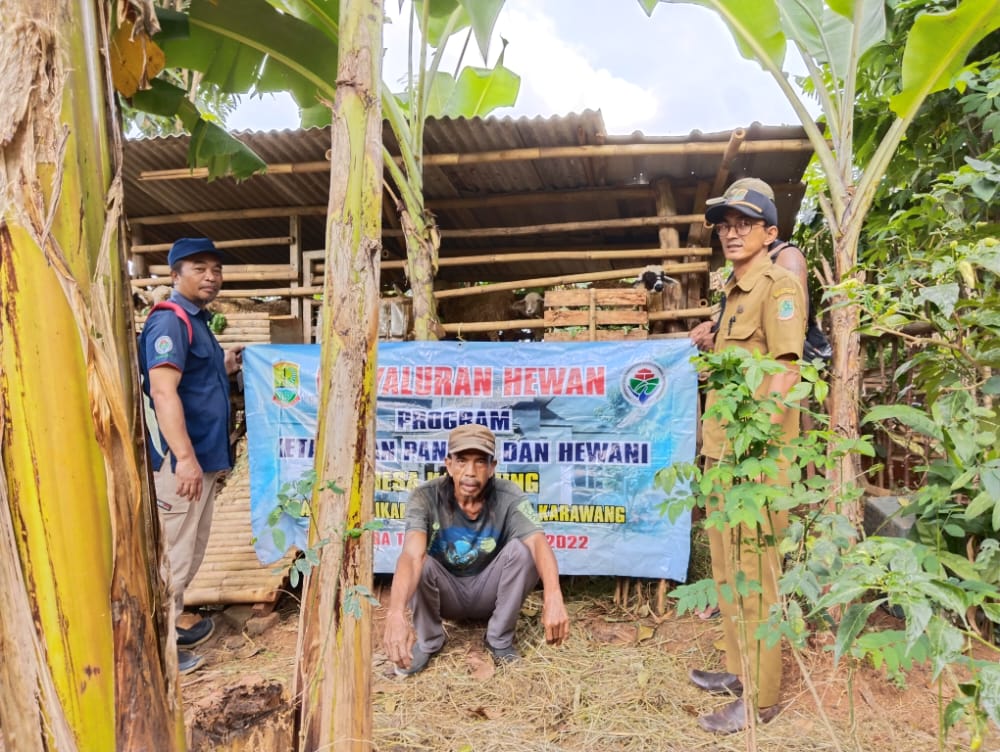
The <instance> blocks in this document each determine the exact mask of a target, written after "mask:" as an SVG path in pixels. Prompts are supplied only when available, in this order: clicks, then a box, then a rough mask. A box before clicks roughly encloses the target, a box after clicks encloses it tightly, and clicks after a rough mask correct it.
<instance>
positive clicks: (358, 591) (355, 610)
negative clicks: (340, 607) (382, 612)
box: [344, 585, 382, 619]
mask: <svg viewBox="0 0 1000 752" xmlns="http://www.w3.org/2000/svg"><path fill="white" fill-rule="evenodd" d="M364 601H367V602H368V603H369V605H371V606H372V607H373V608H378V607H379V606H381V605H382V604H381V603H380V602H379V599H378V598H376V597H375V594H374V593H373V592H372V591H371V590H369V589H368V588H367V587H365V586H364V585H351V586H350V587H349V588H347V589H346V590H345V591H344V614H345V615H347V616H350V617H353V618H355V619H360V618H361V604H362V603H363V602H364Z"/></svg>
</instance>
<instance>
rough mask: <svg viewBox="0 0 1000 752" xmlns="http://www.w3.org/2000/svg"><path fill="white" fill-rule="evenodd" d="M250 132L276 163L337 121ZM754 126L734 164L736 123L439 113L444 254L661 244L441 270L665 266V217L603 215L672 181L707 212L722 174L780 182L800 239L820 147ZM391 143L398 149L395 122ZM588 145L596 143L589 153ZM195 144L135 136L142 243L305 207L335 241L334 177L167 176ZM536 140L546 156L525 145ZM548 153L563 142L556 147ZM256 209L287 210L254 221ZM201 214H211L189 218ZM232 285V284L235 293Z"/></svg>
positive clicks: (433, 128)
mask: <svg viewBox="0 0 1000 752" xmlns="http://www.w3.org/2000/svg"><path fill="white" fill-rule="evenodd" d="M238 135H239V137H240V138H241V139H242V140H243V141H244V142H245V143H247V145H248V146H250V148H252V149H253V150H254V151H255V152H256V153H257V154H259V155H260V156H261V157H262V158H263V159H264V161H265V162H267V163H268V164H269V165H302V164H305V163H315V162H322V161H325V160H326V154H327V151H328V149H329V148H330V131H329V129H328V128H321V129H309V130H284V131H271V132H245V133H240V134H238ZM740 135H742V136H743V139H742V146H741V147H740V148H739V149H738V150H736V151H735V152H734V153H732V154H730V155H729V157H730V160H729V162H728V164H724V156H725V153H726V147H727V145H728V144H730V143H731V141H732V140H733V139H734V132H732V131H724V132H719V133H701V132H698V131H694V132H692V133H690V134H688V135H687V136H671V137H656V136H646V135H644V134H642V133H640V132H636V133H633V134H631V135H620V136H617V135H615V136H609V135H607V134H606V133H605V129H604V122H603V119H602V117H601V115H600V113H599V112H593V111H586V112H583V113H580V114H572V115H566V116H562V117H552V118H544V119H543V118H533V119H529V118H518V119H513V118H502V119H499V118H488V119H479V118H476V119H455V120H452V119H441V120H431V121H429V122H428V123H427V124H426V130H425V155H426V157H427V166H426V167H425V172H424V186H425V196H426V200H427V204H428V207H429V208H430V209H431V211H432V212H433V213H434V215H435V216H436V218H437V221H438V224H439V226H440V228H441V230H442V247H441V256H442V258H448V257H461V256H467V255H470V254H485V253H490V254H504V253H511V252H526V251H540V252H548V251H555V250H564V249H579V250H583V249H586V250H614V249H639V248H648V249H649V250H650V257H649V259H648V260H642V259H635V258H629V259H614V258H612V259H600V260H581V259H575V260H572V261H553V260H546V259H543V260H539V261H523V262H517V263H511V264H505V265H499V264H491V265H489V266H488V267H484V266H483V265H481V264H465V265H460V266H442V268H441V270H440V273H439V277H440V278H441V279H444V280H448V281H450V282H471V281H503V280H518V279H528V278H535V277H544V276H555V275H563V274H570V273H581V272H587V271H605V270H609V269H617V268H630V267H636V266H642V265H644V264H646V263H653V262H654V261H655V260H656V258H657V255H656V251H657V249H658V248H659V245H660V240H659V229H660V228H659V227H657V226H656V224H651V223H648V224H646V225H642V223H641V222H639V221H638V220H636V221H634V222H633V223H632V225H635V226H617V227H615V226H608V227H600V226H595V222H599V221H602V220H603V221H608V220H624V219H628V218H633V219H635V218H644V217H645V218H652V217H655V216H656V215H657V195H658V191H659V192H660V193H661V196H662V192H663V191H664V190H667V191H668V192H669V193H672V195H673V199H674V202H675V204H676V213H677V214H682V215H686V214H701V213H702V212H703V211H704V204H703V199H704V197H705V196H707V195H710V191H712V190H713V189H716V183H719V182H720V181H721V185H722V187H724V186H725V184H728V183H729V182H731V181H732V180H733V179H736V178H738V177H742V176H746V175H752V176H755V177H759V178H762V179H763V180H766V181H767V182H768V183H770V184H771V185H772V186H774V187H775V190H776V203H777V205H778V211H779V216H781V217H782V227H781V229H782V234H783V236H787V235H788V234H789V233H790V232H791V229H792V223H793V221H794V217H795V214H796V212H797V210H798V206H799V203H800V200H801V197H802V186H801V179H802V174H803V171H804V170H805V167H806V165H807V164H808V162H809V159H810V157H811V155H812V150H811V148H809V146H808V144H807V143H806V142H805V133H804V131H803V129H802V128H800V127H797V126H794V127H793V126H764V125H760V124H758V123H755V124H753V125H751V126H749V127H748V128H746V129H744V130H743V131H741V132H738V133H737V134H736V136H737V137H739V136H740ZM385 139H386V144H387V145H388V147H389V149H390V152H393V153H395V152H396V151H397V150H396V148H395V140H394V138H393V136H392V133H391V131H390V130H389V128H388V126H387V127H386V130H385ZM575 147H591V148H590V152H588V153H579V152H575V151H574V150H573V148H575ZM592 147H603V148H601V149H593V148H592ZM187 149H188V138H187V137H186V136H175V137H164V138H154V139H140V140H130V141H128V142H126V144H125V184H126V189H125V209H126V214H127V216H128V218H129V220H130V222H131V224H132V227H133V231H134V237H133V242H141V243H143V244H155V243H170V242H172V241H173V240H174V239H176V238H178V237H184V236H189V235H205V236H208V237H211V238H213V239H215V240H217V241H219V240H237V239H246V238H276V237H279V238H280V237H284V236H287V235H289V232H290V230H289V219H288V214H290V213H295V212H299V213H301V214H302V220H301V221H302V234H301V242H302V248H303V250H306V251H308V250H320V249H322V248H323V247H324V243H325V240H324V232H325V216H324V214H325V211H324V207H325V206H326V204H327V200H328V187H329V185H328V183H329V175H328V172H326V171H318V172H317V171H312V172H284V173H278V172H277V171H276V172H275V173H272V174H265V175H259V176H254V177H252V178H250V179H248V180H246V181H243V182H239V183H238V182H236V181H234V180H232V179H229V178H224V179H220V180H215V181H212V182H208V181H207V180H206V179H204V178H190V177H185V178H181V179H156V176H155V173H157V172H160V171H165V170H177V169H179V168H184V167H185V166H186V164H187ZM528 149H535V150H541V151H536V152H534V153H531V152H524V151H518V150H528ZM547 149H548V150H551V149H559V150H560V151H558V152H557V153H556V154H555V155H552V154H550V153H547V152H545V151H544V150H547ZM657 151H658V152H659V153H657ZM593 152H597V153H596V154H595V153H593ZM441 155H460V157H456V158H455V159H452V160H448V163H447V164H437V163H435V157H441ZM661 181H663V182H661ZM253 210H258V211H257V212H256V214H260V213H263V214H268V213H270V214H272V215H274V216H248V212H249V213H250V214H254V212H253ZM268 210H273V211H268ZM218 211H230V212H234V213H235V216H233V217H232V218H227V219H220V218H206V217H205V216H204V214H203V213H205V212H218ZM383 213H384V215H385V216H386V220H385V222H384V229H385V232H386V234H385V237H384V240H383V244H384V253H383V258H384V259H401V258H403V255H404V249H403V243H402V239H401V238H400V237H399V234H398V231H397V232H395V233H394V232H393V231H394V230H396V228H398V221H397V220H396V219H395V217H394V210H393V207H392V206H391V204H390V203H389V200H388V198H386V206H385V208H384V212H383ZM188 214H201V217H196V218H194V219H192V218H191V217H184V216H180V217H178V216H177V215H188ZM567 223H587V224H584V225H582V226H579V227H574V226H573V225H570V226H565V225H566V224H567ZM619 224H621V223H619ZM551 225H564V226H563V227H555V228H552V227H550V226H551ZM692 226H693V225H687V224H685V225H681V226H678V227H677V230H678V236H679V245H680V246H682V247H685V246H700V245H705V244H707V243H708V241H709V237H708V234H707V233H706V234H704V235H703V236H702V237H694V236H691V237H689V231H690V230H691V228H692ZM694 226H695V228H696V225H694ZM137 228H138V231H136V229H137ZM484 228H496V230H495V231H493V232H487V233H485V236H483V233H481V232H480V233H478V234H477V233H475V232H470V231H475V230H483V229H484ZM522 228H536V229H534V230H530V231H527V230H524V229H522ZM696 229H697V228H696ZM231 253H232V255H233V256H234V257H235V259H236V261H237V262H238V263H248V264H254V263H287V262H288V249H287V247H286V246H282V245H267V244H260V245H253V246H250V247H246V248H237V249H233V250H232V251H231ZM165 257H166V254H165V253H163V254H158V253H152V254H146V258H147V259H148V260H149V261H150V262H151V263H154V264H156V263H159V264H162V263H165ZM383 281H384V282H386V283H388V282H390V281H395V282H396V283H397V284H399V285H400V286H404V285H405V282H404V281H403V277H402V273H401V272H399V271H395V270H388V269H387V270H385V271H384V273H383ZM232 286H233V285H232V284H231V283H230V282H229V281H228V280H227V288H231V287H232ZM255 286H257V287H259V286H260V285H259V284H257V285H255Z"/></svg>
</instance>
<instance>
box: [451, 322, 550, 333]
mask: <svg viewBox="0 0 1000 752" xmlns="http://www.w3.org/2000/svg"><path fill="white" fill-rule="evenodd" d="M545 326H546V324H545V319H509V320H507V321H467V322H457V323H454V324H441V327H442V328H443V329H444V331H445V333H447V334H463V333H469V334H473V333H479V332H494V331H499V330H503V331H507V330H508V329H544V328H545Z"/></svg>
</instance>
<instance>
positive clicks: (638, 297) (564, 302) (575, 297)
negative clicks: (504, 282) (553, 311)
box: [545, 287, 646, 308]
mask: <svg viewBox="0 0 1000 752" xmlns="http://www.w3.org/2000/svg"><path fill="white" fill-rule="evenodd" d="M593 293H594V301H595V302H596V303H597V305H603V306H638V307H641V308H645V307H646V291H645V290H637V289H635V288H634V287H607V288H601V287H597V288H593ZM590 300H591V290H590V289H586V290H584V289H580V290H549V291H547V292H546V293H545V307H546V308H549V307H553V306H567V307H569V306H589V305H590Z"/></svg>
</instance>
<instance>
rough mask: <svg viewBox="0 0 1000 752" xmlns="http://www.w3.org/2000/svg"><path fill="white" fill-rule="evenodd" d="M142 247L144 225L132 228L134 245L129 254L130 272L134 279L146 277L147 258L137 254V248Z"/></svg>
mask: <svg viewBox="0 0 1000 752" xmlns="http://www.w3.org/2000/svg"><path fill="white" fill-rule="evenodd" d="M137 245H142V225H136V226H134V227H133V228H132V244H131V248H130V249H129V252H128V265H129V272H130V273H131V275H132V276H133V277H145V276H146V266H147V264H146V257H145V256H143V255H141V254H137V253H136V252H135V246H137Z"/></svg>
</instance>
